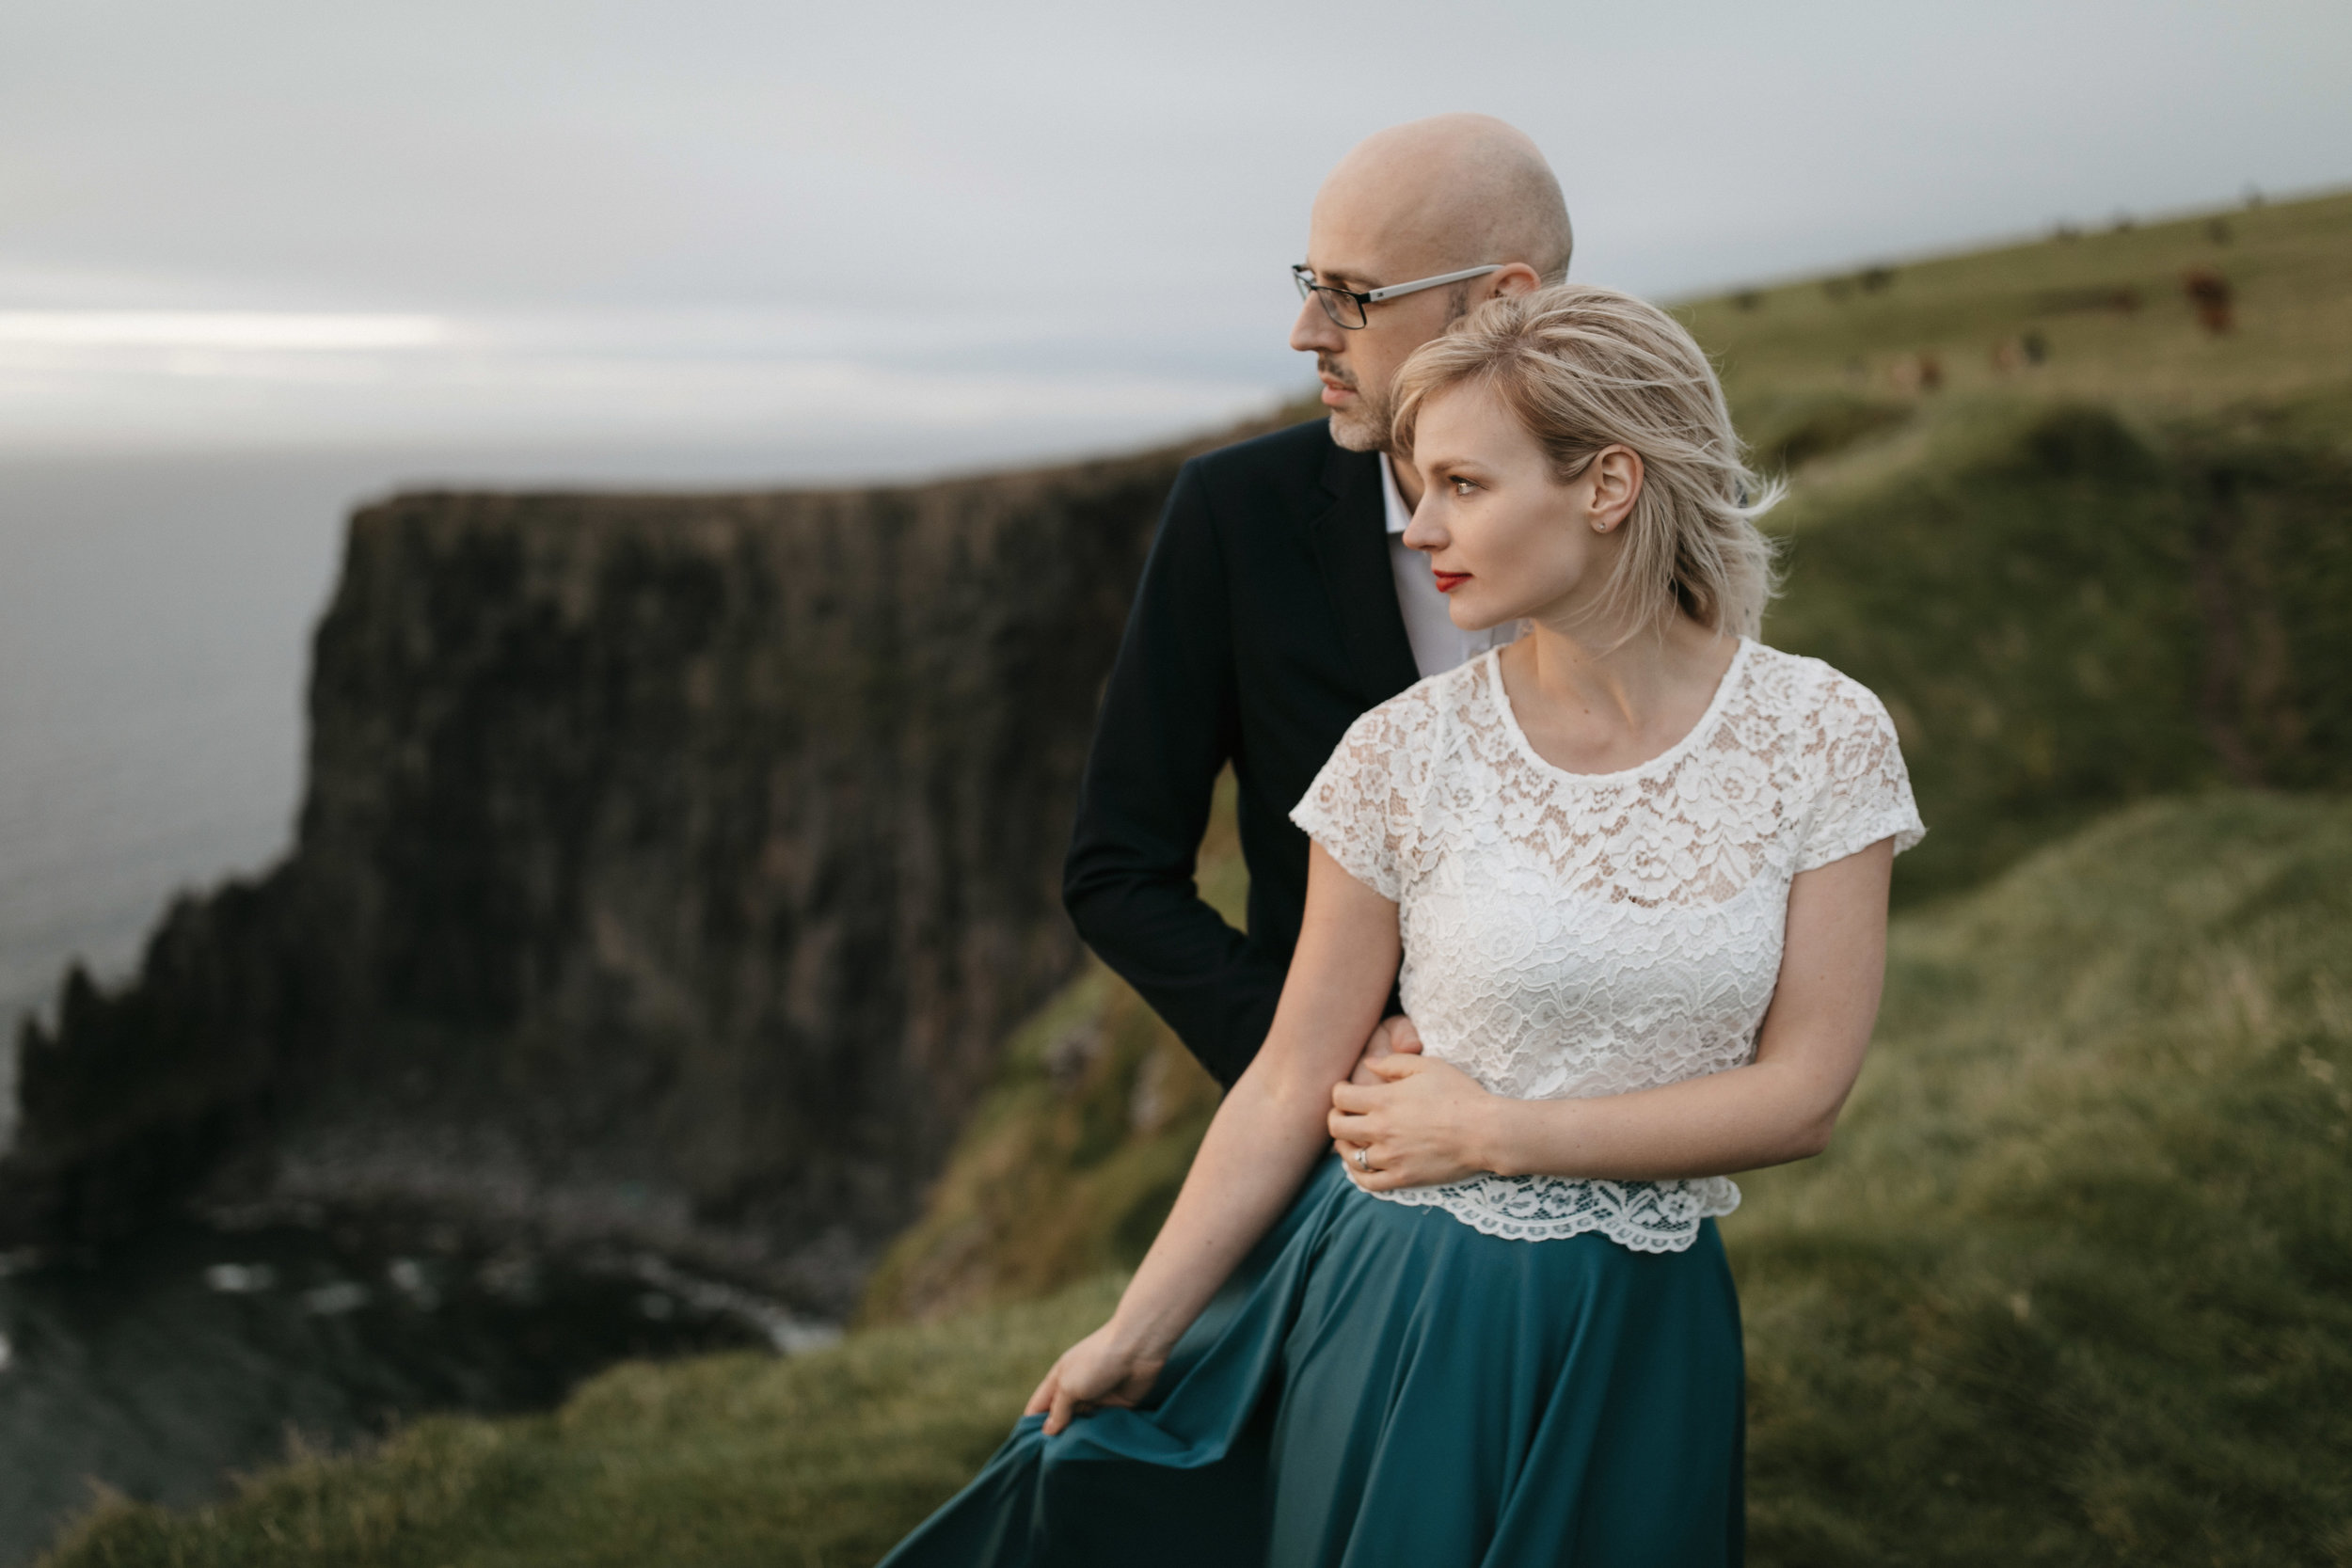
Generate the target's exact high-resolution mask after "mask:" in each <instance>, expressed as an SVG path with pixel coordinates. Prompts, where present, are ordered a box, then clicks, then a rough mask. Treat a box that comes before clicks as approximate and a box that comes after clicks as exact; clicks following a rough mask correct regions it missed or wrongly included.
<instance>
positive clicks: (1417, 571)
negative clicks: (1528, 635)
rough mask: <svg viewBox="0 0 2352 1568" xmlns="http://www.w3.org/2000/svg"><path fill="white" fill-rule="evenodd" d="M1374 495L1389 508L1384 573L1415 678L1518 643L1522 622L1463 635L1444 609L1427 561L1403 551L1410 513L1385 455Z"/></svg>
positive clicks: (1424, 676)
mask: <svg viewBox="0 0 2352 1568" xmlns="http://www.w3.org/2000/svg"><path fill="white" fill-rule="evenodd" d="M1380 495H1381V497H1382V499H1384V500H1386V501H1387V503H1388V509H1389V569H1390V570H1391V572H1392V573H1394V574H1395V576H1396V607H1397V608H1398V609H1399V610H1403V611H1404V612H1405V635H1406V638H1407V639H1409V640H1410V641H1411V642H1412V644H1413V663H1414V665H1415V666H1416V667H1417V668H1418V669H1419V670H1420V671H1421V678H1422V679H1423V680H1427V679H1428V678H1429V677H1430V676H1432V675H1438V674H1443V673H1445V672H1446V671H1448V670H1451V669H1453V668H1454V666H1455V665H1457V664H1466V663H1468V662H1469V661H1470V660H1471V659H1473V658H1475V657H1478V656H1479V655H1480V654H1483V653H1485V652H1486V650H1487V649H1489V648H1499V647H1502V645H1503V644H1504V643H1506V642H1516V641H1518V636H1519V633H1520V632H1521V631H1523V630H1525V629H1526V626H1527V623H1526V622H1524V621H1505V622H1503V623H1502V625H1501V626H1493V627H1489V628H1488V629H1487V630H1486V631H1464V630H1463V629H1462V628H1461V627H1459V626H1455V625H1454V617H1453V615H1452V614H1450V613H1449V612H1448V611H1447V610H1446V597H1445V595H1444V594H1442V593H1439V592H1438V579H1437V578H1436V576H1435V575H1434V574H1432V573H1431V572H1430V570H1429V558H1428V557H1427V556H1425V555H1423V554H1422V552H1421V551H1419V550H1416V549H1411V548H1408V547H1406V543H1405V530H1406V527H1407V526H1408V525H1409V524H1410V523H1411V522H1412V520H1413V515H1412V513H1411V512H1409V511H1407V510H1406V505H1405V496H1404V493H1403V492H1402V491H1400V490H1398V489H1397V487H1396V470H1395V469H1394V468H1392V467H1389V454H1388V453H1387V452H1385V451H1384V452H1382V453H1381V454H1380Z"/></svg>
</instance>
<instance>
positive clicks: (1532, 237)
mask: <svg viewBox="0 0 2352 1568" xmlns="http://www.w3.org/2000/svg"><path fill="white" fill-rule="evenodd" d="M1570 245H1571V236H1570V232H1569V228H1568V212H1567V206H1566V203H1565V201H1564V200H1563V199H1562V198H1561V195H1560V183H1559V182H1558V181H1557V180H1556V179H1554V178H1553V176H1552V172H1551V169H1550V167H1549V165H1547V164H1546V163H1545V162H1544V157H1543V154H1542V153H1541V152H1539V151H1538V150H1536V148H1535V144H1534V142H1532V141H1530V140H1529V139H1528V138H1527V137H1526V136H1525V135H1521V134H1520V133H1519V132H1518V131H1516V130H1514V129H1512V128H1511V127H1510V126H1508V125H1505V124H1504V123H1502V121H1501V120H1499V119H1489V118H1487V117H1486V116H1484V115H1444V116H1440V117H1438V118H1437V119H1423V120H1416V121H1414V122H1412V123H1411V124H1408V125H1399V126H1395V127H1392V128H1391V129H1390V130H1386V131H1383V132H1381V133H1379V134H1378V135H1375V136H1372V137H1370V138H1369V139H1367V140H1366V141H1364V142H1363V143H1361V144H1360V145H1359V146H1358V147H1357V148H1356V149H1355V150H1352V151H1350V152H1349V153H1348V154H1347V156H1346V157H1345V158H1343V159H1342V160H1341V161H1340V165H1339V166H1338V167H1337V168H1335V169H1333V170H1332V171H1331V174H1330V177H1329V178H1328V179H1327V180H1326V181H1325V182H1324V183H1323V187H1322V189H1321V190H1320V191H1318V192H1317V193H1316V195H1315V200H1314V206H1313V208H1312V209H1311V212H1310V214H1309V217H1308V227H1307V257H1306V260H1305V261H1303V262H1302V263H1300V264H1299V265H1297V266H1295V267H1294V268H1293V269H1292V271H1293V275H1294V277H1295V279H1296V281H1297V283H1298V287H1299V291H1300V293H1301V295H1302V296H1303V297H1302V300H1301V303H1300V306H1299V311H1298V317H1297V320H1296V321H1295V323H1294V324H1293V325H1292V327H1291V337H1290V342H1291V346H1292V347H1293V348H1295V349H1297V350H1298V351H1299V352H1301V353H1303V354H1311V355H1313V356H1315V370H1316V373H1317V374H1318V375H1320V376H1321V378H1322V381H1323V402H1324V404H1325V405H1326V406H1327V407H1328V408H1329V409H1330V411H1331V412H1330V417H1329V418H1328V419H1327V420H1318V421H1316V422H1314V423H1311V424H1303V425H1296V426H1294V427H1292V428H1291V429H1288V430H1284V431H1279V432H1278V433H1276V434H1274V435H1272V436H1260V437H1258V438H1257V439H1255V440H1251V441H1244V442H1241V443H1239V444H1237V445H1234V446H1230V447H1225V448H1221V449H1219V450H1218V451H1213V452H1209V453H1207V454H1206V455H1204V456H1201V457H1196V458H1194V459H1193V460H1192V461H1190V462H1189V463H1186V464H1185V465H1184V468H1183V470H1182V471H1181V472H1180V473H1179V474H1178V475H1177V477H1176V484H1175V487H1174V489H1172V490H1171V491H1170V492H1169V494H1168V506H1167V510H1166V512H1165V513H1164V515H1162V517H1161V520H1160V529H1159V532H1158V534H1157V536H1156V537H1155V538H1154V540H1153V542H1152V553H1151V557H1150V559H1149V560H1148V561H1147V562H1146V563H1145V565H1144V569H1143V581H1142V583H1141V585H1140V586H1139V587H1138V588H1137V590H1136V602H1135V606H1134V609H1133V610H1130V611H1129V614H1128V618H1127V630H1126V635H1125V637H1124V639H1123V640H1122V641H1121V642H1120V651H1119V659H1118V662H1117V663H1116V664H1115V665H1114V666H1113V668H1112V671H1111V677H1110V682H1109V684H1108V686H1107V687H1106V688H1105V689H1104V697H1103V708H1102V715H1101V718H1100V720H1099V721H1098V723H1097V726H1096V729H1095V736H1094V746H1093V750H1092V752H1090V753H1089V757H1088V760H1087V770H1086V778H1085V783H1084V784H1083V785H1082V786H1081V789H1080V792H1079V798H1078V819H1077V826H1076V830H1075V832H1074V833H1073V837H1072V841H1071V846H1070V855H1069V860H1068V862H1067V863H1066V865H1065V867H1064V874H1063V883H1062V898H1063V903H1064V904H1065V906H1066V907H1067V908H1068V909H1069V911H1070V917H1071V919H1072V920H1073V922H1075V923H1076V925H1077V927H1078V932H1079V935H1081V936H1082V937H1084V938H1085V939H1086V942H1087V944H1088V945H1089V946H1090V947H1092V948H1093V949H1094V951H1095V952H1096V953H1097V954H1099V955H1100V956H1101V957H1102V958H1103V960H1104V962H1105V963H1107V964H1109V965H1110V966H1111V968H1112V969H1114V970H1116V971H1118V972H1119V974H1121V975H1122V976H1124V977H1125V978H1126V980H1127V981H1128V983H1129V984H1131V985H1133V986H1134V987H1135V988H1136V990H1137V991H1139V992H1140V993H1141V994H1142V996H1143V998H1144V1000H1145V1001H1147V1002H1149V1003H1150V1004H1151V1005H1152V1007H1153V1009H1154V1010H1156V1011H1157V1012H1158V1013H1159V1015H1160V1016H1161V1017H1162V1018H1164V1019H1166V1020H1167V1021H1168V1024H1169V1026H1170V1027H1172V1028H1173V1029H1175V1031H1176V1033H1177V1034H1178V1035H1179V1036H1180V1037H1182V1038H1183V1039H1184V1044H1185V1045H1186V1046H1187V1047H1189V1048H1190V1049H1191V1051H1192V1053H1193V1054H1194V1055H1196V1056H1198V1057H1200V1061H1201V1064H1202V1065H1203V1066H1205V1067H1206V1068H1207V1069H1209V1071H1210V1072H1211V1073H1212V1074H1214V1075H1215V1076H1216V1079H1217V1081H1218V1082H1219V1083H1221V1084H1225V1085H1232V1083H1233V1081H1234V1080H1235V1079H1237V1078H1239V1077H1240V1076H1241V1073H1242V1069H1245V1068H1247V1067H1248V1065H1249V1060H1250V1058H1251V1057H1252V1056H1254V1055H1255V1054H1256V1053H1257V1051H1258V1046H1259V1044H1260V1043H1261V1042H1262V1041H1263V1039H1264V1038H1265V1033H1266V1029H1267V1027H1268V1026H1269V1025H1270V1024H1271V1023H1272V1022H1273V1020H1274V1005H1275V1002H1276V1000H1277V999H1278V998H1279V996H1280V994H1281V990H1282V977H1283V975H1284V974H1285V973H1286V972H1287V971H1288V970H1289V967H1290V958H1291V950H1292V948H1293V947H1294V946H1295V944H1296V942H1297V940H1298V927H1299V923H1300V920H1301V918H1302V916H1303V914H1304V912H1305V909H1306V900H1307V837H1306V835H1305V834H1304V833H1302V832H1299V831H1298V830H1297V829H1296V828H1295V827H1294V826H1292V824H1291V821H1290V810H1291V807H1292V806H1294V805H1295V804H1296V803H1297V801H1298V800H1299V797H1300V796H1302V795H1304V794H1305V793H1306V791H1307V786H1308V784H1310V783H1311V781H1312V780H1313V778H1314V775H1315V773H1316V771H1317V770H1318V769H1320V768H1322V766H1323V764H1324V761H1325V759H1326V758H1327V757H1328V756H1329V755H1330V754H1331V752H1332V749H1333V748H1334V747H1336V746H1337V745H1338V744H1339V742H1340V737H1341V736H1343V734H1345V733H1346V730H1347V726H1348V725H1349V724H1351V723H1353V722H1354V721H1355V720H1356V718H1357V716H1358V715H1359V714H1360V713H1362V712H1363V711H1364V710H1365V709H1366V708H1369V707H1373V706H1375V705H1378V704H1380V703H1383V702H1385V701H1387V700H1388V699H1389V698H1391V697H1392V696H1394V695H1395V694H1396V693H1397V692H1399V691H1402V690H1403V689H1405V688H1406V687H1408V686H1410V685H1412V684H1413V683H1414V682H1415V681H1418V680H1421V679H1422V678H1424V677H1426V676H1429V675H1434V674H1438V673H1441V672H1443V671H1446V670H1450V669H1452V668H1453V667H1454V665H1456V664H1459V663H1461V662H1462V661H1463V660H1465V659H1467V658H1470V657H1472V656H1473V655H1476V654H1480V653H1483V652H1485V651H1486V649H1487V648H1488V647H1490V646H1492V645H1493V644H1494V642H1495V641H1496V640H1497V639H1496V635H1495V634H1491V633H1466V632H1462V631H1459V630H1457V629H1456V628H1455V627H1454V623H1453V621H1452V619H1451V618H1450V617H1449V616H1448V615H1447V613H1446V602H1445V596H1444V595H1443V594H1439V593H1438V588H1437V584H1436V582H1435V581H1434V580H1433V579H1432V578H1431V576H1430V572H1429V566H1428V562H1426V561H1425V560H1424V559H1423V558H1422V556H1420V555H1419V554H1418V553H1417V552H1415V551H1412V550H1408V549H1406V547H1405V546H1404V544H1403V543H1402V541H1401V535H1402V534H1403V533H1404V531H1405V526H1406V522H1407V520H1408V519H1409V518H1410V516H1411V514H1412V509H1413V507H1414V506H1416V505H1418V504H1419V503H1420V500H1421V484H1420V482H1419V480H1418V479H1417V478H1416V477H1415V476H1414V475H1413V473H1412V471H1411V469H1410V468H1409V467H1406V466H1404V465H1401V464H1391V462H1390V460H1389V455H1388V452H1387V450H1386V449H1387V446H1388V441H1389V407H1390V388H1391V382H1392V381H1393V380H1394V378H1395V375H1396V372H1397V370H1398V368H1399V367H1400V366H1401V365H1403V364H1404V362H1405V360H1406V356H1409V355H1410V354H1411V353H1412V352H1413V350H1414V349H1416V348H1419V347H1420V346H1421V345H1422V343H1424V342H1427V341H1429V340H1430V339H1432V338H1434V337H1436V336H1437V335H1438V333H1440V332H1442V331H1444V330H1445V328H1446V327H1447V326H1448V325H1450V324H1451V323H1453V322H1454V321H1456V320H1458V319H1459V318H1460V317H1461V316H1463V315H1464V314H1466V313H1467V312H1469V311H1470V310H1471V309H1476V308H1477V307H1478V306H1479V305H1481V304H1483V303H1485V302H1486V300H1489V299H1492V298H1494V297H1495V296H1496V295H1498V294H1508V293H1523V292H1525V291H1527V290H1530V289H1534V288H1536V287H1539V286H1541V285H1542V284H1545V283H1553V282H1558V281H1560V280H1561V279H1563V278H1564V277H1566V275H1567V267H1568V251H1569V247H1570ZM1228 764H1230V765H1232V769H1233V773H1234V776H1235V778H1236V780H1237V781H1238V782H1239V784H1240V786H1241V794H1240V826H1241V845H1242V856H1243V858H1244V859H1245V860H1246V861H1247V862H1248V866H1249V910H1248V933H1247V934H1246V935H1245V934H1244V933H1242V932H1238V931H1235V930H1234V929H1233V928H1232V927H1230V926H1228V925H1226V924H1225V922H1224V921H1223V920H1222V919H1221V918H1220V917H1219V916H1218V915H1217V913H1216V911H1215V910H1212V909H1210V908H1209V907H1208V906H1207V905H1206V904H1204V903H1202V902H1201V901H1200V894H1199V891H1198V889H1197V887H1196V886H1195V883H1194V880H1193V870H1194V863H1195V858H1196V854H1197V851H1198V849H1199V847H1200V835H1201V832H1202V830H1203V829H1204V828H1205V827H1206V826H1207V823H1208V817H1209V800H1210V796H1211V794H1212V792H1213V791H1214V790H1215V788H1216V780H1217V775H1218V774H1219V773H1220V772H1221V771H1222V770H1223V769H1224V768H1226V766H1227V765H1228ZM1391 1022H1393V1021H1391ZM1390 1031H1391V1023H1384V1024H1383V1025H1382V1026H1381V1029H1380V1030H1379V1031H1375V1037H1374V1038H1373V1040H1372V1041H1370V1042H1368V1044H1367V1049H1370V1050H1374V1051H1378V1050H1383V1049H1387V1048H1388V1046H1389V1044H1390V1042H1391V1035H1390ZM1404 1038H1405V1039H1406V1043H1407V1044H1408V1045H1409V1043H1410V1042H1409V1032H1406V1035H1405V1036H1404Z"/></svg>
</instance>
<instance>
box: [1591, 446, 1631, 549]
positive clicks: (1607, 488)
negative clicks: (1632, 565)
mask: <svg viewBox="0 0 2352 1568" xmlns="http://www.w3.org/2000/svg"><path fill="white" fill-rule="evenodd" d="M1584 475H1585V482H1586V483H1588V484H1590V485H1591V486H1592V502H1591V508H1592V521H1593V531H1594V532H1595V533H1612V532H1614V531H1616V530H1617V529H1618V528H1619V527H1620V526H1621V525H1622V524H1623V523H1624V522H1625V520H1626V519H1627V518H1628V517H1629V516H1631V515H1633V503H1634V502H1635V501H1637V500H1640V499H1642V454H1641V453H1640V452H1638V451H1634V450H1633V449H1632V448H1631V447H1603V448H1601V449H1600V451H1598V452H1597V453H1596V454H1594V457H1593V461H1592V464H1591V466H1590V467H1587V468H1586V469H1585V470H1584Z"/></svg>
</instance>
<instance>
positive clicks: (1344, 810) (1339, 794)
mask: <svg viewBox="0 0 2352 1568" xmlns="http://www.w3.org/2000/svg"><path fill="white" fill-rule="evenodd" d="M1406 700H1409V694H1408V698H1407V699H1406ZM1399 706H1400V704H1399V702H1397V701H1391V702H1388V703H1384V704H1382V705H1380V706H1378V707H1376V708H1374V709H1373V710H1372V711H1371V712H1369V713H1366V714H1364V715H1363V716H1362V717H1360V718H1359V719H1358V720H1357V721H1356V722H1355V723H1353V724H1351V725H1349V726H1348V729H1347V734H1346V735H1345V736H1343V737H1342V738H1341V740H1340V744H1339V747H1338V749H1337V750H1335V751H1333V752H1332V753H1331V756H1330V759H1329V760H1328V761H1327V762H1326V763H1324V765H1323V771H1322V772H1320V773H1317V774H1316V775H1315V782H1314V783H1313V784H1310V785H1309V786H1308V787H1307V793H1306V796H1305V798H1304V799H1302V800H1300V801H1299V802H1298V804H1297V805H1296V806H1295V807H1293V808H1292V809H1291V820H1292V821H1293V822H1295V823H1297V824H1298V826H1299V827H1300V828H1302V829H1304V830H1305V832H1306V834H1307V836H1308V837H1309V838H1311V839H1313V840H1314V841H1315V842H1316V843H1317V844H1320V845H1322V846H1323V847H1324V850H1325V851H1326V852H1327V854H1329V855H1330V857H1331V858H1332V859H1333V860H1335V861H1337V862H1339V863H1340V865H1341V868H1342V869H1343V870H1344V871H1346V873H1347V874H1348V875H1349V876H1351V877H1353V878H1355V879H1357V880H1358V881H1359V882H1361V883H1363V884H1364V885H1365V886H1366V887H1368V888H1370V889H1372V890H1373V891H1374V892H1375V893H1376V894H1378V895H1380V896H1381V897H1383V898H1386V899H1389V900H1391V901H1392V902H1393V901H1396V900H1398V899H1400V898H1401V897H1402V895H1403V894H1404V891H1405V880H1406V875H1407V874H1408V871H1409V866H1408V864H1407V861H1408V859H1409V857H1410V843H1411V839H1412V819H1413V815H1414V814H1413V808H1412V804H1411V800H1412V796H1413V790H1412V788H1411V784H1410V778H1411V776H1412V774H1413V773H1414V771H1415V769H1414V768H1413V766H1412V752H1413V750H1414V748H1413V747H1412V745H1411V740H1412V737H1413V736H1414V735H1415V733H1417V726H1415V725H1413V724H1411V723H1409V722H1408V721H1406V718H1405V716H1404V715H1403V714H1402V713H1400V712H1399V711H1398V710H1399ZM1423 717H1424V718H1425V717H1426V716H1425V715H1424V716H1423Z"/></svg>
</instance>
